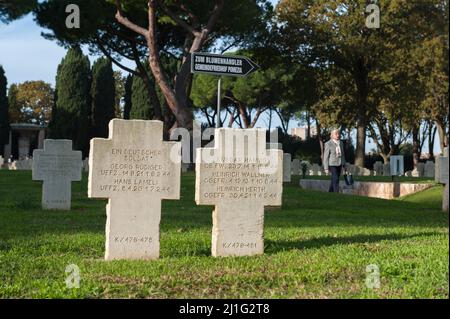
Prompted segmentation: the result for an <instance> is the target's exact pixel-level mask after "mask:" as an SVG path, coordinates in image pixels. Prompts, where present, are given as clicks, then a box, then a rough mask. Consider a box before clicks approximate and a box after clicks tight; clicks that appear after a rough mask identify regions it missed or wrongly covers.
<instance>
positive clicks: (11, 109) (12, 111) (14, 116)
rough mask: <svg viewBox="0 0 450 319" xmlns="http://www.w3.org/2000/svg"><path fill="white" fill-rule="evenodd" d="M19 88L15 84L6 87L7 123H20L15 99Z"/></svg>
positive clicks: (18, 107)
mask: <svg viewBox="0 0 450 319" xmlns="http://www.w3.org/2000/svg"><path fill="white" fill-rule="evenodd" d="M18 93H19V88H18V87H17V84H11V85H10V86H9V89H8V116H9V123H20V106H19V101H17V95H18Z"/></svg>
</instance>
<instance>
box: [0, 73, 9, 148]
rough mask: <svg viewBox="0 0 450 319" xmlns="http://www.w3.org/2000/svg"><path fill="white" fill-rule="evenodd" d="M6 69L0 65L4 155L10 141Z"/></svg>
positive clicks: (0, 135)
mask: <svg viewBox="0 0 450 319" xmlns="http://www.w3.org/2000/svg"><path fill="white" fill-rule="evenodd" d="M7 84H8V83H7V80H6V76H5V70H4V69H3V67H2V66H1V65H0V155H2V156H3V155H4V151H5V145H6V144H8V142H9V115H8V97H7V96H6V86H7Z"/></svg>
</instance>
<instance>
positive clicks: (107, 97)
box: [91, 58, 115, 137]
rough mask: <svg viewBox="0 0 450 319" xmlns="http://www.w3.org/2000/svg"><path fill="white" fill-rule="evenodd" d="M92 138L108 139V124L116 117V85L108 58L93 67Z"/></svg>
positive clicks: (99, 60) (101, 59)
mask: <svg viewBox="0 0 450 319" xmlns="http://www.w3.org/2000/svg"><path fill="white" fill-rule="evenodd" d="M91 94H92V137H108V124H109V121H110V120H111V119H113V118H114V117H115V83H114V72H113V69H112V64H111V62H110V61H109V60H108V59H107V58H100V59H98V60H97V61H95V63H94V65H93V67H92V87H91Z"/></svg>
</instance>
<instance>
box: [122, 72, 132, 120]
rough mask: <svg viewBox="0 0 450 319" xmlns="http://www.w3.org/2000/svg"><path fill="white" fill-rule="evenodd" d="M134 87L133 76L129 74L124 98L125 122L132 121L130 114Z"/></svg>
mask: <svg viewBox="0 0 450 319" xmlns="http://www.w3.org/2000/svg"><path fill="white" fill-rule="evenodd" d="M132 86H133V76H132V75H131V74H129V75H128V76H127V80H126V81H125V96H124V107H123V118H124V119H125V120H129V119H130V112H131V109H132V103H131V97H132Z"/></svg>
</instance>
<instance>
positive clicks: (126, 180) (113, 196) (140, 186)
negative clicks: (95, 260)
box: [88, 119, 181, 260]
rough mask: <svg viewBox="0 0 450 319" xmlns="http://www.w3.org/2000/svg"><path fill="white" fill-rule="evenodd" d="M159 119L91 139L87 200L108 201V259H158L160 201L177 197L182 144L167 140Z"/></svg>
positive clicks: (117, 125)
mask: <svg viewBox="0 0 450 319" xmlns="http://www.w3.org/2000/svg"><path fill="white" fill-rule="evenodd" d="M162 137H163V123H162V122H161V121H143V120H120V119H113V120H112V121H111V122H110V123H109V138H108V139H103V138H94V139H92V140H91V148H90V154H89V168H90V170H89V184H88V196H89V197H95V198H108V199H109V200H108V204H107V206H106V215H107V221H106V245H105V246H106V247H105V248H106V250H105V259H106V260H114V259H143V260H149V259H157V258H159V224H160V220H161V200H162V199H179V197H180V173H181V172H180V171H181V165H180V163H181V155H180V154H181V143H179V142H163V141H162Z"/></svg>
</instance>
